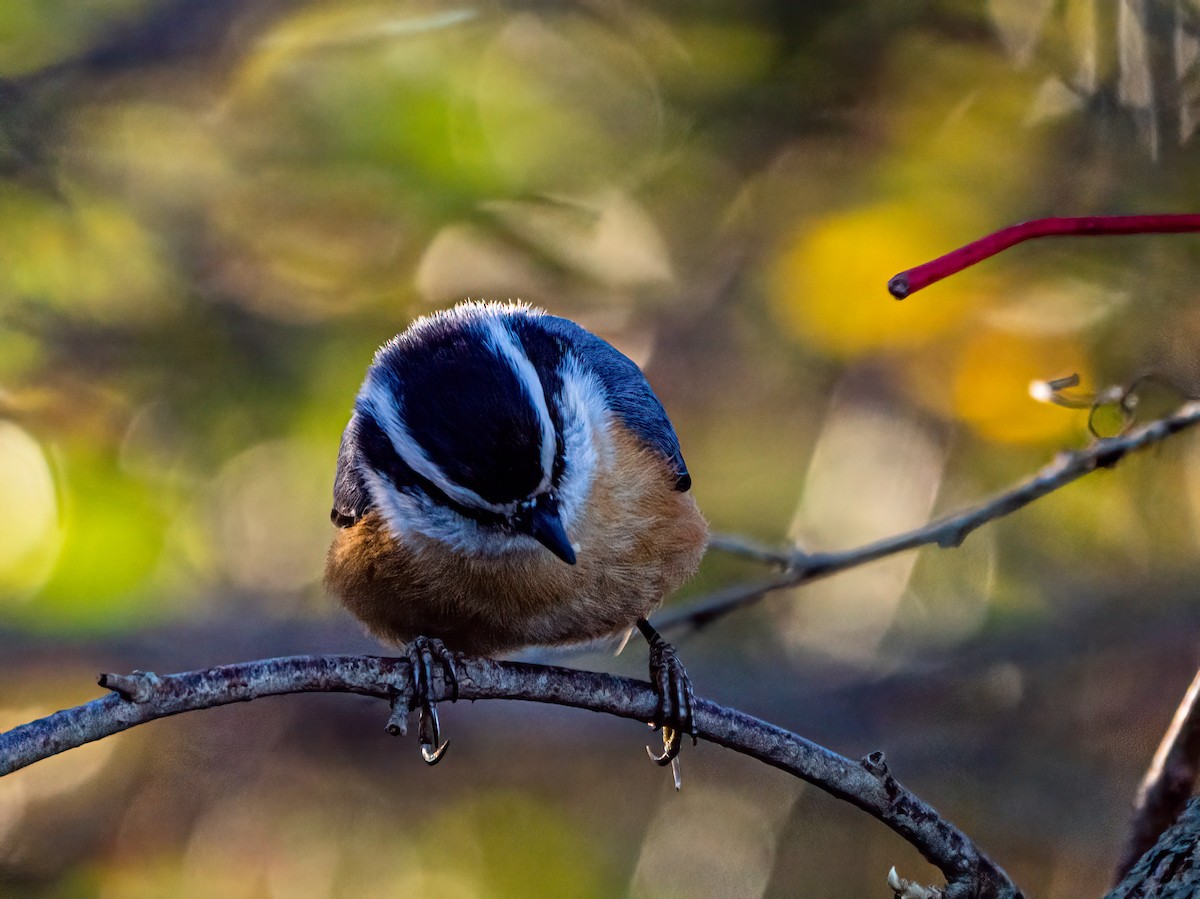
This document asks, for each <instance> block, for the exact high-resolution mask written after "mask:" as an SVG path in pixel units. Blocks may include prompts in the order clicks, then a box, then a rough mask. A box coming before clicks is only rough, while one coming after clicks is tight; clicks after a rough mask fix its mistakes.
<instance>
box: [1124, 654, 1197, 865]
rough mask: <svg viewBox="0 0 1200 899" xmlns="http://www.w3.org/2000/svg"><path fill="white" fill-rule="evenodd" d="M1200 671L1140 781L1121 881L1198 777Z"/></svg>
mask: <svg viewBox="0 0 1200 899" xmlns="http://www.w3.org/2000/svg"><path fill="white" fill-rule="evenodd" d="M1198 698H1200V671H1198V672H1196V676H1195V678H1193V679H1192V684H1191V686H1190V687H1188V690H1187V693H1185V694H1184V697H1183V701H1182V702H1181V703H1180V704H1179V708H1178V709H1176V711H1175V717H1174V718H1173V719H1172V721H1171V726H1170V727H1169V728H1168V729H1167V732H1166V734H1164V735H1163V738H1162V742H1161V743H1160V744H1159V747H1158V751H1157V752H1155V753H1154V759H1153V761H1151V762H1150V767H1149V768H1148V769H1147V771H1146V775H1145V777H1143V778H1142V785H1141V787H1140V789H1139V790H1138V797H1137V802H1136V803H1135V805H1134V812H1133V824H1132V826H1131V827H1130V832H1129V842H1128V843H1127V844H1126V846H1125V852H1124V853H1123V854H1122V856H1121V860H1120V861H1119V862H1118V864H1117V870H1116V877H1115V878H1114V881H1120V880H1122V879H1123V878H1124V877H1125V875H1127V874H1128V873H1129V871H1130V869H1131V868H1133V866H1134V865H1135V864H1136V863H1137V860H1138V859H1139V858H1141V857H1142V856H1143V855H1144V854H1145V853H1146V851H1147V850H1148V849H1149V848H1150V847H1151V846H1153V845H1154V842H1155V840H1157V839H1158V838H1159V836H1160V835H1161V834H1162V833H1163V831H1165V830H1166V829H1167V828H1168V827H1170V826H1171V824H1172V823H1173V822H1174V821H1175V819H1176V818H1178V817H1179V813H1180V812H1181V811H1182V810H1183V807H1184V806H1185V805H1187V801H1188V799H1189V798H1190V797H1191V795H1192V788H1193V787H1194V786H1195V783H1196V778H1197V775H1200V701H1197V700H1198Z"/></svg>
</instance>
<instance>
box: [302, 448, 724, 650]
mask: <svg viewBox="0 0 1200 899" xmlns="http://www.w3.org/2000/svg"><path fill="white" fill-rule="evenodd" d="M611 437H612V453H611V458H610V459H609V460H608V462H607V464H603V463H602V464H601V465H600V466H598V470H597V472H596V476H595V478H594V480H593V482H592V488H591V493H590V495H589V497H588V500H587V502H586V503H585V504H584V508H585V510H586V511H585V514H583V515H581V516H580V517H579V519H578V520H577V521H576V522H575V523H574V524H573V525H572V526H571V527H570V528H569V536H570V537H571V541H572V542H573V543H574V544H575V546H576V555H577V561H576V564H575V565H567V564H566V563H565V562H562V561H561V560H559V559H557V558H555V557H554V556H553V555H552V554H551V553H550V551H549V550H546V549H544V548H542V547H534V548H531V549H529V550H519V551H514V552H511V553H507V554H504V555H497V556H488V557H480V556H476V557H471V556H467V555H464V554H462V553H458V552H455V551H453V550H451V549H449V548H448V547H446V546H445V545H443V544H440V543H437V542H435V541H433V540H429V539H427V538H422V537H414V538H410V539H406V540H404V541H403V542H401V541H399V540H397V539H396V538H395V537H394V536H393V535H392V534H391V532H390V531H389V529H388V527H387V525H386V522H385V521H384V520H383V518H382V516H380V514H379V513H378V512H374V511H372V512H370V513H368V514H367V515H366V516H365V517H364V518H363V519H362V520H361V521H359V522H358V523H357V524H356V525H354V526H353V527H350V528H346V529H343V530H340V531H339V532H338V534H337V536H336V537H335V538H334V541H333V545H332V546H331V547H330V549H329V557H328V560H327V562H326V568H325V580H326V585H327V586H328V587H329V589H330V591H331V592H333V593H334V594H335V595H337V596H338V597H339V598H340V599H341V600H342V602H343V603H345V604H346V607H347V608H349V609H350V611H351V612H353V613H354V614H355V615H356V616H358V618H360V619H361V620H362V621H363V622H364V623H365V624H366V625H367V628H368V629H369V630H370V631H371V632H372V633H373V634H375V635H376V636H377V637H379V638H381V639H383V640H387V641H390V642H393V643H397V644H399V643H404V642H407V641H409V640H411V639H412V638H413V637H416V636H417V635H424V636H427V637H439V638H441V639H442V640H444V641H445V643H446V645H447V646H449V647H451V648H452V649H460V650H462V651H464V652H467V653H471V654H477V655H489V654H495V653H500V652H504V651H507V650H512V649H517V648H520V647H522V646H529V645H548V644H560V643H572V642H579V641H583V640H590V639H593V638H596V637H603V636H607V635H609V634H614V633H617V632H619V631H622V630H624V629H625V628H627V627H629V626H630V625H631V624H633V622H634V621H636V620H637V619H638V618H641V617H645V616H646V615H648V614H649V613H650V612H651V611H652V610H653V609H655V608H657V607H658V605H659V604H660V603H661V602H662V599H663V597H664V596H666V595H667V594H668V593H670V592H672V591H673V590H675V589H676V588H677V587H678V586H679V585H680V584H681V583H683V581H684V580H686V579H687V578H688V577H690V576H691V575H692V574H693V573H694V572H695V570H696V568H697V567H698V566H699V564H700V557H701V555H703V553H704V545H705V541H706V538H707V536H708V527H707V525H706V523H705V521H704V518H703V516H702V515H701V514H700V511H699V509H698V508H697V507H696V501H695V500H694V499H693V498H692V496H691V494H690V493H680V492H678V491H677V490H675V489H674V480H675V476H674V474H673V473H672V472H671V471H670V470H669V468H668V466H667V465H666V463H665V462H664V461H663V460H662V459H660V458H659V457H658V456H657V455H655V454H654V453H652V452H650V451H649V450H646V449H644V448H643V447H642V446H641V444H639V443H638V442H637V440H636V439H635V438H634V437H632V436H631V435H630V434H628V433H627V432H625V431H623V430H622V429H620V428H616V427H614V428H613V429H612V433H611Z"/></svg>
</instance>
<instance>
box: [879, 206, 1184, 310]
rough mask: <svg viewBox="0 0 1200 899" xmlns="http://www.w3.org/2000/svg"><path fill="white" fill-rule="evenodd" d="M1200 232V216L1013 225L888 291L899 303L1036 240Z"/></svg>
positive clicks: (910, 274)
mask: <svg viewBox="0 0 1200 899" xmlns="http://www.w3.org/2000/svg"><path fill="white" fill-rule="evenodd" d="M1186 231H1200V215H1197V214H1194V213H1181V214H1160V215H1084V216H1078V217H1075V218H1047V219H1033V220H1032V221H1029V222H1022V223H1021V224H1019V225H1010V226H1009V227H1007V228H1001V229H1000V230H999V231H994V232H992V233H991V234H989V235H987V236H986V237H981V238H980V239H979V240H976V241H973V242H971V243H969V244H967V245H966V246H965V247H959V248H958V249H957V250H953V251H951V252H949V253H947V254H946V255H944V256H939V257H938V258H937V259H934V260H933V261H932V262H926V263H925V264H924V265H918V266H917V267H916V268H910V269H908V271H903V272H901V273H900V274H898V275H896V276H894V277H893V278H892V279H891V280H890V281H888V291H890V292H891V294H892V296H894V297H895V298H896V299H898V300H902V299H904V298H905V297H907V296H908V295H909V294H912V293H916V292H917V291H918V290H920V289H921V288H923V287H928V286H929V285H930V284H933V283H934V282H936V281H940V280H942V279H943V278H947V277H949V276H950V275H953V274H955V273H956V272H961V271H962V270H963V269H964V268H967V267H968V266H971V265H974V264H975V263H976V262H981V261H983V260H984V259H987V258H988V257H989V256H995V255H996V254H997V253H1002V252H1004V251H1005V250H1007V249H1008V248H1009V247H1011V246H1015V245H1016V244H1019V243H1022V242H1023V241H1026V240H1033V239H1034V238H1035V237H1070V236H1088V235H1096V234H1178V233H1181V232H1186Z"/></svg>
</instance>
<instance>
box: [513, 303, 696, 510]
mask: <svg viewBox="0 0 1200 899" xmlns="http://www.w3.org/2000/svg"><path fill="white" fill-rule="evenodd" d="M536 321H537V322H538V323H539V324H540V325H542V327H544V328H545V329H546V330H547V331H548V332H550V333H551V334H554V335H557V336H558V337H560V338H561V339H562V340H564V341H565V342H566V343H567V344H568V345H570V346H573V347H574V348H575V349H576V356H577V357H578V358H579V360H580V361H581V362H582V363H583V364H585V365H586V366H587V367H588V368H589V369H590V370H591V371H592V373H593V374H595V376H596V378H597V379H598V380H599V381H600V384H601V386H603V387H604V390H605V392H606V393H607V394H608V398H609V402H610V403H611V404H612V409H613V412H615V413H616V415H617V417H618V418H620V420H621V422H622V424H624V425H625V427H627V428H628V429H629V430H630V431H632V432H633V434H634V435H635V436H636V437H637V438H638V439H640V440H641V441H642V442H643V443H644V444H645V445H646V446H647V447H649V448H650V449H652V450H654V451H655V452H657V453H658V454H659V455H661V456H662V457H663V458H664V459H666V460H667V462H668V464H669V465H670V466H671V469H672V471H673V472H674V474H675V489H676V490H679V491H681V492H682V491H686V490H688V489H689V488H690V487H691V486H692V477H691V475H689V474H688V470H687V464H686V463H685V462H684V461H683V452H682V451H681V450H680V448H679V437H678V436H676V434H675V428H674V427H673V426H672V424H671V420H670V419H669V418H668V417H667V411H666V410H665V409H664V408H663V405H662V403H661V402H659V399H658V397H657V396H655V394H654V391H653V390H652V389H651V387H650V384H649V382H647V380H646V377H645V375H643V374H642V371H641V369H639V368H638V367H637V365H636V364H634V362H633V360H632V359H630V358H629V357H628V356H626V355H624V354H623V353H621V352H620V351H619V350H618V349H616V347H614V346H612V344H610V343H608V342H607V341H604V340H601V339H600V338H599V337H597V336H596V335H595V334H592V333H591V332H590V331H587V330H585V329H584V328H582V327H580V326H579V325H577V324H575V323H574V322H573V321H570V320H569V319H565V318H559V317H558V316H555V315H542V316H538V318H537V319H536Z"/></svg>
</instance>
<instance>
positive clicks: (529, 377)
mask: <svg viewBox="0 0 1200 899" xmlns="http://www.w3.org/2000/svg"><path fill="white" fill-rule="evenodd" d="M486 325H487V330H488V337H489V342H490V343H491V345H492V349H494V350H495V351H496V353H497V354H498V355H499V356H500V357H501V358H502V359H505V360H507V361H508V364H509V365H511V366H512V370H513V373H514V374H516V376H517V380H518V381H520V382H521V385H522V386H523V387H524V388H525V393H526V394H528V395H529V402H530V403H531V404H532V405H533V408H534V410H535V411H536V412H537V415H538V421H539V422H540V423H541V426H542V482H541V483H540V484H538V487H537V490H536V491H534V492H535V493H542V492H544V491H546V490H549V489H550V483H551V478H552V475H553V473H554V448H555V434H554V422H553V420H552V419H551V418H550V408H549V407H548V406H547V405H546V391H545V390H543V389H542V379H541V378H539V377H538V373H537V370H536V369H535V368H534V367H533V363H532V362H530V361H529V356H528V355H527V354H526V352H525V349H524V347H522V346H521V343H520V341H518V340H517V339H516V337H515V336H514V335H513V333H512V332H511V331H510V330H509V329H508V326H507V325H506V324H505V323H504V322H503V321H502V320H500V319H498V318H491V319H487V320H486Z"/></svg>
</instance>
